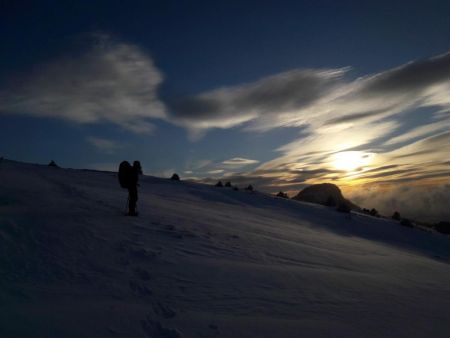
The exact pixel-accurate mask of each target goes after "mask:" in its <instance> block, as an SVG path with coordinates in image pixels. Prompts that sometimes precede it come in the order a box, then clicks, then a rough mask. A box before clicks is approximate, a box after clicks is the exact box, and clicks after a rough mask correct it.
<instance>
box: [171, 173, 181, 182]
mask: <svg viewBox="0 0 450 338" xmlns="http://www.w3.org/2000/svg"><path fill="white" fill-rule="evenodd" d="M170 179H171V180H172V181H179V180H180V176H178V174H176V173H174V174H173V175H172V177H171V178H170Z"/></svg>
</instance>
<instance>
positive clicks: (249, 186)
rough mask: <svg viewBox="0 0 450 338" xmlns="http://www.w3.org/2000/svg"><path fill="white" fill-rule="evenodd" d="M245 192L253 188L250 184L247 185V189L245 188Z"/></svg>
mask: <svg viewBox="0 0 450 338" xmlns="http://www.w3.org/2000/svg"><path fill="white" fill-rule="evenodd" d="M245 190H248V191H253V186H252V185H251V184H249V185H248V187H247V188H245Z"/></svg>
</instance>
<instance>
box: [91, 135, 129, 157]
mask: <svg viewBox="0 0 450 338" xmlns="http://www.w3.org/2000/svg"><path fill="white" fill-rule="evenodd" d="M86 141H87V142H89V143H90V144H91V145H93V146H94V147H95V148H97V150H99V151H101V152H105V153H108V154H112V153H114V152H115V151H116V150H118V149H122V148H124V147H125V145H124V144H122V143H119V142H117V141H113V140H108V139H105V138H100V137H94V136H90V137H88V138H86Z"/></svg>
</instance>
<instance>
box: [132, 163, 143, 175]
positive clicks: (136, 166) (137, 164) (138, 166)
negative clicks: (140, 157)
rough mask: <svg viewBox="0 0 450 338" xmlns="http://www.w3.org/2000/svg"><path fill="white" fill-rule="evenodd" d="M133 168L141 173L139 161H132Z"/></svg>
mask: <svg viewBox="0 0 450 338" xmlns="http://www.w3.org/2000/svg"><path fill="white" fill-rule="evenodd" d="M133 168H134V169H136V171H137V172H138V173H139V174H142V167H141V162H139V161H134V162H133Z"/></svg>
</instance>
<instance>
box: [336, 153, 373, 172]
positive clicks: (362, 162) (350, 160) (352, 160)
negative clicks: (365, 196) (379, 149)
mask: <svg viewBox="0 0 450 338" xmlns="http://www.w3.org/2000/svg"><path fill="white" fill-rule="evenodd" d="M373 157H374V154H372V153H366V152H363V151H343V152H340V153H336V154H334V155H333V158H332V165H333V166H334V167H335V168H336V169H338V170H345V171H354V170H356V169H358V168H361V167H364V166H367V165H369V164H370V162H372V159H373Z"/></svg>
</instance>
